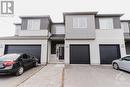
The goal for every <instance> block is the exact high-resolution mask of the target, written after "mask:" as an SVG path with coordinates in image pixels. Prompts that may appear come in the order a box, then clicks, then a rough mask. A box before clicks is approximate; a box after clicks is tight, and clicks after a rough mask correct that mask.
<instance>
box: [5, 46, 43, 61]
mask: <svg viewBox="0 0 130 87" xmlns="http://www.w3.org/2000/svg"><path fill="white" fill-rule="evenodd" d="M8 53H26V54H29V55H32V56H35V57H36V58H38V59H39V63H40V58H41V45H6V46H5V54H8Z"/></svg>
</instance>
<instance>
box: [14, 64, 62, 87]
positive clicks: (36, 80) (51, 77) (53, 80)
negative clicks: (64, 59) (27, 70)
mask: <svg viewBox="0 0 130 87" xmlns="http://www.w3.org/2000/svg"><path fill="white" fill-rule="evenodd" d="M63 68H64V64H48V65H47V66H45V67H44V68H43V69H41V70H40V71H39V72H38V73H36V74H35V75H34V76H32V77H31V78H30V79H28V80H27V81H25V82H23V83H22V84H20V85H19V86H17V87H61V85H62V73H63Z"/></svg>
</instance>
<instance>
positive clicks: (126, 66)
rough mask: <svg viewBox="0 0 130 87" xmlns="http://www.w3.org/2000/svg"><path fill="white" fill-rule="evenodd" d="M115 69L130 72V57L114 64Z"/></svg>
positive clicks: (118, 60) (115, 61)
mask: <svg viewBox="0 0 130 87" xmlns="http://www.w3.org/2000/svg"><path fill="white" fill-rule="evenodd" d="M112 65H113V68H114V69H116V70H118V69H122V70H125V71H128V72H130V56H126V57H123V58H120V59H117V60H114V61H113V62H112Z"/></svg>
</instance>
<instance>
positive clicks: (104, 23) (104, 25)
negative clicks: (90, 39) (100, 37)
mask: <svg viewBox="0 0 130 87" xmlns="http://www.w3.org/2000/svg"><path fill="white" fill-rule="evenodd" d="M99 24H100V29H113V19H112V18H100V19H99Z"/></svg>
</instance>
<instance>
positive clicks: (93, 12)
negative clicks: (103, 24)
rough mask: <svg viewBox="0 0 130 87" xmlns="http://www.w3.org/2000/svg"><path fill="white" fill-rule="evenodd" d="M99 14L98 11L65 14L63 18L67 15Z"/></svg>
mask: <svg viewBox="0 0 130 87" xmlns="http://www.w3.org/2000/svg"><path fill="white" fill-rule="evenodd" d="M97 13H98V12H97V11H90V12H64V13H63V16H66V15H89V14H90V15H92V14H93V15H96V14H97Z"/></svg>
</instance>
